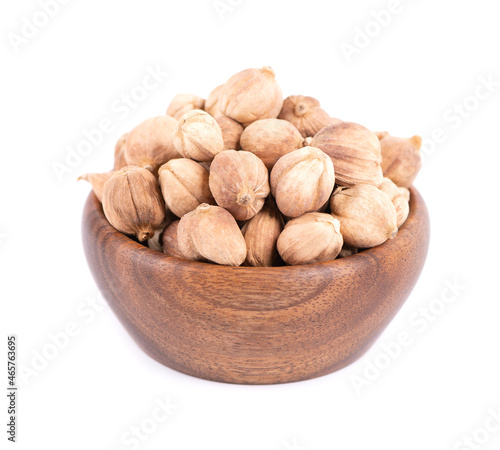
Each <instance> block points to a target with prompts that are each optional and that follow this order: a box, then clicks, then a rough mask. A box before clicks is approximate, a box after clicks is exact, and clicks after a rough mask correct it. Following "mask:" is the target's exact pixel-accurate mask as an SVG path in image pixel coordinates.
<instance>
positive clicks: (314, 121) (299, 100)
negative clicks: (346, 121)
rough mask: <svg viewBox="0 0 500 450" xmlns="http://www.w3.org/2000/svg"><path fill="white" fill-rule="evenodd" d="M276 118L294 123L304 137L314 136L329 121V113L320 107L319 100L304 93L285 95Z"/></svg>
mask: <svg viewBox="0 0 500 450" xmlns="http://www.w3.org/2000/svg"><path fill="white" fill-rule="evenodd" d="M278 118H279V119H284V120H288V122H291V123H292V124H293V125H295V127H296V128H297V130H299V132H300V134H301V135H302V137H304V138H306V137H309V136H314V135H315V134H316V133H317V132H318V131H319V130H321V128H323V127H326V126H327V125H328V124H329V123H330V122H331V118H330V115H329V114H328V113H327V112H326V111H325V110H324V109H321V106H320V104H319V101H318V100H316V99H315V98H313V97H306V96H305V95H291V96H290V97H287V98H286V99H285V101H284V102H283V108H282V109H281V112H280V115H279V116H278Z"/></svg>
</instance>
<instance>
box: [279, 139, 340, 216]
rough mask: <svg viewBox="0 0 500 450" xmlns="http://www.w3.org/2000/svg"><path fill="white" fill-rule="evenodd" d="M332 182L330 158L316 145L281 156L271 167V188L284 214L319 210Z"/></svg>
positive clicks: (333, 174) (333, 172)
mask: <svg viewBox="0 0 500 450" xmlns="http://www.w3.org/2000/svg"><path fill="white" fill-rule="evenodd" d="M334 185H335V171H334V169H333V163H332V160H331V159H330V158H329V157H328V156H327V155H326V154H325V153H323V152H322V151H321V150H320V149H318V148H315V147H304V148H301V149H299V150H295V151H293V152H291V153H288V154H286V155H285V156H282V157H281V158H280V159H279V160H278V162H277V163H276V164H275V165H274V167H273V170H272V171H271V191H272V193H273V196H274V198H275V199H276V204H277V205H278V208H279V210H280V211H281V212H282V213H283V214H284V215H285V216H287V217H298V216H300V215H302V214H304V213H306V212H311V211H318V210H319V209H320V208H321V207H322V206H323V205H324V204H325V203H326V202H327V201H328V198H329V197H330V194H331V193H332V190H333V187H334Z"/></svg>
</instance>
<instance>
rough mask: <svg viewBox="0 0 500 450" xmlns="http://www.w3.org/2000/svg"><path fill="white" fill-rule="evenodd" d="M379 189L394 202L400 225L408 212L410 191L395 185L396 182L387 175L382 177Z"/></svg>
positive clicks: (404, 220)
mask: <svg viewBox="0 0 500 450" xmlns="http://www.w3.org/2000/svg"><path fill="white" fill-rule="evenodd" d="M379 189H380V190H381V191H383V192H385V193H386V194H387V195H388V196H389V198H390V199H391V201H392V203H393V204H394V207H395V208H396V214H397V216H398V228H399V227H401V225H403V223H405V222H406V219H407V218H408V215H409V214H410V191H409V190H408V189H406V188H400V187H397V186H396V184H395V183H394V182H393V181H392V180H391V179H390V178H387V177H385V178H384V181H383V182H382V184H381V185H380V186H379Z"/></svg>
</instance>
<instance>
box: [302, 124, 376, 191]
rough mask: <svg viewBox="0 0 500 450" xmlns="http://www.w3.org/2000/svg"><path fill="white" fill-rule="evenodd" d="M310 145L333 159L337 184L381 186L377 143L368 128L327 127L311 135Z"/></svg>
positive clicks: (354, 126) (352, 126)
mask: <svg viewBox="0 0 500 450" xmlns="http://www.w3.org/2000/svg"><path fill="white" fill-rule="evenodd" d="M311 145H312V146H314V147H318V148H320V149H321V150H323V151H324V152H325V153H326V154H327V155H328V156H330V158H332V161H333V165H334V166H335V174H336V177H337V184H339V185H341V186H354V185H356V184H360V183H365V184H372V185H374V186H379V185H380V183H382V178H383V175H382V169H381V167H380V162H381V161H382V156H381V151H380V142H379V140H378V139H377V136H375V134H374V133H372V132H371V131H370V130H368V129H367V128H365V127H363V126H361V125H358V124H356V123H352V122H342V123H339V124H333V125H328V126H326V127H324V128H322V129H321V130H320V131H319V132H318V133H317V134H316V136H314V139H313V140H312V143H311Z"/></svg>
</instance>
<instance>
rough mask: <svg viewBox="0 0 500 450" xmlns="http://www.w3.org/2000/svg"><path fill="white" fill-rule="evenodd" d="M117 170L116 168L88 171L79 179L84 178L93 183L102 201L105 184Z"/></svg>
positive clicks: (97, 195)
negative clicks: (106, 170)
mask: <svg viewBox="0 0 500 450" xmlns="http://www.w3.org/2000/svg"><path fill="white" fill-rule="evenodd" d="M115 172H116V170H111V171H110V172H104V173H86V174H84V175H82V176H80V177H78V181H80V180H84V181H87V182H89V183H90V184H91V185H92V189H93V190H94V194H95V196H96V197H97V199H98V200H99V201H100V202H101V203H102V191H103V189H104V184H105V183H106V181H108V180H109V179H110V178H111V177H112V176H113V174H114V173H115Z"/></svg>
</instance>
